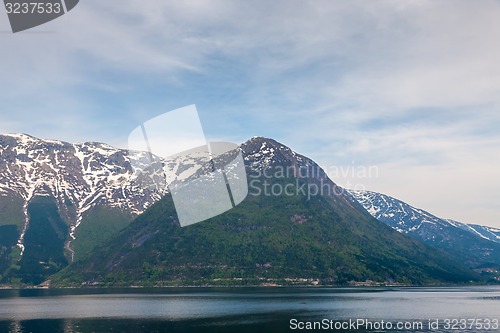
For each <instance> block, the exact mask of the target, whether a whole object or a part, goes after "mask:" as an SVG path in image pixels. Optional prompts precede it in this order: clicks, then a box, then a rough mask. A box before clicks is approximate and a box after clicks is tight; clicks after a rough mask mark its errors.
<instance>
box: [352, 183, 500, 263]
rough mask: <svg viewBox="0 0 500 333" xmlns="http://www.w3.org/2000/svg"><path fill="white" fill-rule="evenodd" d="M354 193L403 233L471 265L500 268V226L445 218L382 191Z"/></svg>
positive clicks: (375, 212)
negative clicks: (470, 223) (467, 222)
mask: <svg viewBox="0 0 500 333" xmlns="http://www.w3.org/2000/svg"><path fill="white" fill-rule="evenodd" d="M350 193H351V194H352V196H353V197H354V198H355V199H356V200H357V201H358V202H359V203H360V204H361V205H363V207H364V208H365V209H366V210H367V211H368V212H369V213H370V214H371V215H372V216H373V217H375V218H376V219H377V220H379V221H381V222H383V223H385V224H387V225H388V226H390V227H391V228H393V229H395V230H397V231H399V232H400V233H403V234H407V235H408V236H410V237H413V238H415V239H418V240H421V241H423V242H424V243H426V244H429V245H431V246H434V247H436V248H440V249H444V250H446V252H447V253H449V254H450V255H451V256H453V257H455V258H456V259H457V260H462V261H463V262H465V263H466V264H467V265H468V266H469V267H470V268H473V269H476V270H479V271H482V270H486V269H487V270H489V271H491V270H493V271H497V270H499V269H500V243H499V238H498V234H499V231H500V230H498V229H494V228H490V227H484V226H479V225H468V224H464V223H460V222H457V221H452V220H447V219H442V218H439V217H437V216H435V215H433V214H431V213H429V212H426V211H424V210H422V209H418V208H415V207H412V206H410V205H409V204H407V203H405V202H403V201H400V200H398V199H395V198H393V197H390V196H388V195H384V194H381V193H376V192H371V191H350Z"/></svg>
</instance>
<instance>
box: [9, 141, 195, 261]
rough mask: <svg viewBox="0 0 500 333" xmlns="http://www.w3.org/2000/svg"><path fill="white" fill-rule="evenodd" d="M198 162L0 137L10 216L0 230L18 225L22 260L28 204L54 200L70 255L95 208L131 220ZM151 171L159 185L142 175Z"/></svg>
mask: <svg viewBox="0 0 500 333" xmlns="http://www.w3.org/2000/svg"><path fill="white" fill-rule="evenodd" d="M151 159H153V160H151ZM158 162H159V164H158ZM154 163H157V165H154ZM201 163H203V161H202V160H199V161H194V160H193V161H184V160H182V161H181V160H180V157H177V158H170V159H168V160H167V159H160V158H158V157H156V156H152V155H151V154H149V153H145V152H131V151H128V150H124V149H117V148H114V147H111V146H109V145H107V144H103V143H96V142H86V143H78V144H70V143H67V142H63V141H57V140H41V139H37V138H35V137H32V136H29V135H26V134H10V135H0V207H5V206H8V207H9V209H8V212H9V214H8V215H9V216H8V217H7V216H5V214H3V215H4V216H0V217H1V218H2V219H3V220H4V221H2V222H0V225H7V224H10V223H12V224H14V225H17V226H18V231H19V233H18V239H17V246H18V247H19V248H20V254H19V255H20V256H21V257H22V256H23V254H24V250H25V244H24V242H25V237H26V233H27V232H28V230H29V225H30V214H29V211H28V207H29V204H30V203H31V202H34V201H33V199H35V198H40V197H48V198H53V200H54V202H55V205H56V206H57V211H58V214H59V215H60V217H61V218H62V220H63V221H64V223H65V224H66V225H67V227H68V235H67V236H69V237H64V236H61V237H63V238H66V246H65V247H66V250H67V251H69V252H70V253H71V256H73V255H74V251H73V248H72V244H71V243H72V242H74V241H75V240H76V239H77V238H78V237H79V234H78V228H79V227H80V225H81V224H82V223H83V224H85V221H86V220H89V219H93V218H96V216H95V214H94V212H95V211H96V210H97V208H101V209H102V208H103V207H105V208H106V209H108V210H114V211H120V212H122V213H124V214H127V215H128V216H129V217H128V218H127V220H129V221H131V220H132V218H133V217H135V216H138V215H140V214H141V213H143V212H144V211H145V210H146V209H147V208H148V207H149V206H151V205H152V204H153V203H154V202H156V201H157V200H159V199H160V198H161V196H162V195H163V194H164V193H165V191H167V187H166V183H165V182H166V181H168V182H173V181H176V180H177V179H183V178H186V177H187V176H189V175H190V174H192V173H193V170H189V169H196V168H199V167H200V166H199V164H201ZM152 168H157V169H158V168H160V169H161V170H160V171H161V175H159V176H158V177H160V178H162V180H163V183H162V182H158V181H156V180H153V179H152V176H153V175H154V174H153V173H147V172H146V173H142V172H140V171H144V170H148V169H152ZM158 184H162V185H164V186H157V185H158ZM35 201H36V200H35ZM4 212H5V209H4V210H3V211H0V215H2V213H4ZM7 220H8V221H10V222H7ZM81 237H85V235H82V236H81ZM70 260H72V258H70Z"/></svg>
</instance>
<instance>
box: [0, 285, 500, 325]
mask: <svg viewBox="0 0 500 333" xmlns="http://www.w3.org/2000/svg"><path fill="white" fill-rule="evenodd" d="M499 320H500V287H460V288H167V289H63V290H0V332H2V333H3V332H6V333H24V332H35V333H38V332H50V333H58V332H67V333H87V332H126V333H131V332H134V333H135V332H252V333H261V332H289V331H295V332H299V331H303V332H311V331H313V330H310V329H309V330H307V329H306V328H317V329H318V331H330V332H335V331H339V332H342V331H360V332H363V331H374V332H500V329H499V326H498V325H500V323H498V321H499ZM382 321H383V322H382ZM314 322H316V323H314ZM353 323H356V324H357V325H358V326H353V325H354V324H353ZM302 325H304V326H302ZM307 325H312V326H307ZM314 325H316V326H314ZM370 325H371V326H370ZM391 325H392V326H391ZM398 325H405V326H406V328H405V326H398ZM301 327H303V328H304V329H302V330H301V329H299V328H301ZM291 328H296V329H295V330H292V329H291ZM321 328H322V330H321Z"/></svg>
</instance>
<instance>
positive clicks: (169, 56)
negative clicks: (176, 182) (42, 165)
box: [0, 0, 500, 227]
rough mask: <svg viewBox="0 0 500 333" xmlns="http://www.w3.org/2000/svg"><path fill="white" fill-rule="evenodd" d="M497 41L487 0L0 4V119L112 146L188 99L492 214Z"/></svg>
mask: <svg viewBox="0 0 500 333" xmlns="http://www.w3.org/2000/svg"><path fill="white" fill-rule="evenodd" d="M499 41H500V1H497V0H483V1H480V2H479V1H469V0H454V1H451V0H446V1H445V0H438V1H435V0H433V1H427V0H415V1H412V0H400V1H396V0H380V1H378V0H377V1H369V0H364V1H357V0H351V1H343V0H342V1H341V0H339V1H335V0H326V1H321V0H310V1H307V0H301V1H295V0H277V1H260V0H257V1H236V0H227V1H222V0H210V1H207V0H200V1H165V0H161V1H160V0H150V1H136V0H106V1H101V0H85V1H81V2H80V4H79V5H78V6H77V7H75V8H74V9H73V10H72V11H70V12H69V13H67V14H66V15H64V16H62V17H60V18H58V19H56V20H54V21H51V22H49V23H47V24H44V25H42V26H39V27H37V28H34V29H31V30H28V31H25V32H20V33H16V34H12V32H11V31H10V26H9V23H8V19H7V15H6V14H5V13H3V12H0V100H1V102H2V104H1V106H0V133H27V134H31V135H33V136H36V137H39V138H45V139H59V140H65V141H70V142H82V141H101V142H106V143H109V144H111V145H114V146H118V147H123V148H126V146H127V137H128V135H129V134H130V132H131V131H132V130H133V129H134V128H135V127H137V126H138V125H139V124H141V123H143V122H145V121H147V120H149V119H151V118H153V117H156V116H158V115H161V114H162V113H165V112H167V111H170V110H174V109H177V108H181V107H184V106H187V105H191V104H195V105H196V107H197V109H198V112H199V114H200V118H201V122H202V124H203V128H204V131H205V134H206V136H207V138H208V139H209V140H226V141H231V142H236V143H240V142H244V141H246V140H247V139H249V138H250V137H252V136H266V137H270V138H274V139H276V140H277V141H280V142H282V143H283V144H285V145H287V146H289V147H291V148H292V149H294V150H295V151H297V152H299V153H301V154H303V155H306V156H308V157H310V158H312V159H313V160H315V161H316V162H317V163H318V164H320V166H322V167H323V168H324V169H325V170H327V172H328V173H329V174H330V175H331V177H332V178H333V180H334V181H335V182H337V183H338V184H340V185H342V186H345V187H349V188H357V189H367V190H373V191H377V192H382V193H385V194H388V195H391V196H393V197H396V198H398V199H401V200H403V201H405V202H407V203H409V204H411V205H413V206H416V207H418V208H422V209H425V210H427V211H429V212H431V213H433V214H435V215H437V216H439V217H443V218H450V219H455V220H458V221H461V222H466V223H478V224H483V225H490V226H496V227H500V200H499V199H500V192H499V189H500V175H499V173H498V170H499V165H500V130H499V129H500V60H499V59H500V43H499Z"/></svg>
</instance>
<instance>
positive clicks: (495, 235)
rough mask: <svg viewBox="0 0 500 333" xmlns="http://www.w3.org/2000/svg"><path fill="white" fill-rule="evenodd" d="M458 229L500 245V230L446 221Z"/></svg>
mask: <svg viewBox="0 0 500 333" xmlns="http://www.w3.org/2000/svg"><path fill="white" fill-rule="evenodd" d="M446 221H448V222H449V223H451V224H453V225H454V226H456V227H457V228H460V229H463V230H466V231H469V232H472V233H473V234H476V235H478V236H480V237H482V238H484V239H487V240H490V241H492V242H496V243H500V229H498V228H493V227H488V226H484V225H479V224H465V223H461V222H458V221H454V220H446Z"/></svg>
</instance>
